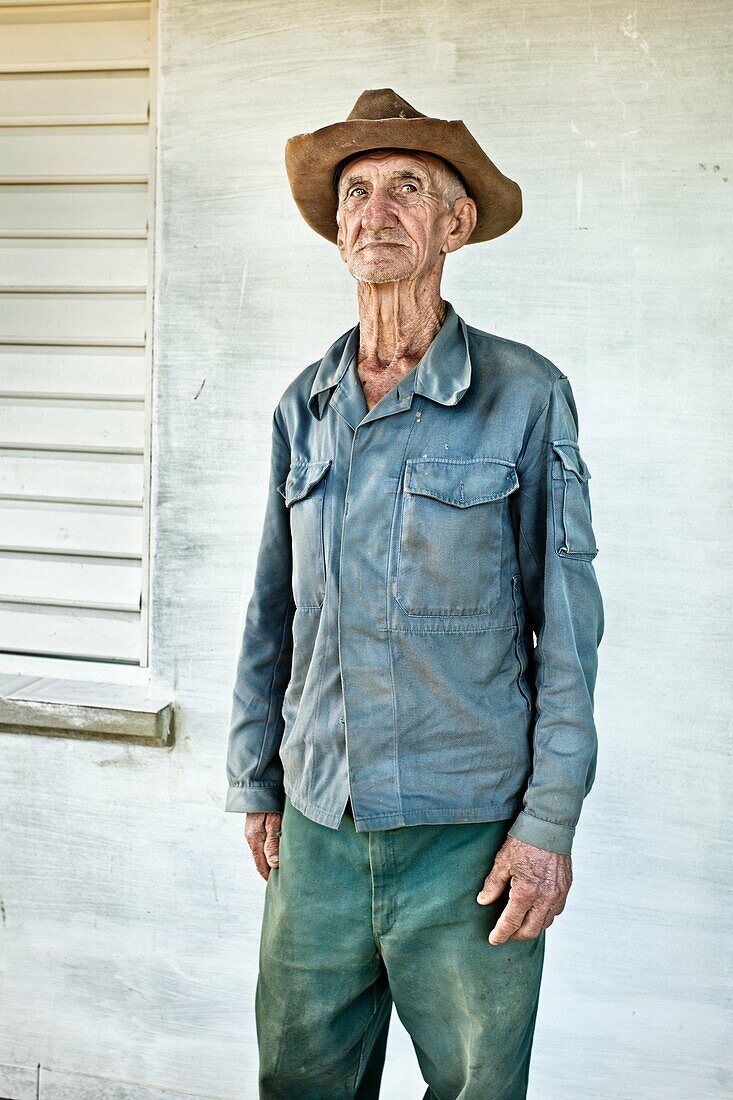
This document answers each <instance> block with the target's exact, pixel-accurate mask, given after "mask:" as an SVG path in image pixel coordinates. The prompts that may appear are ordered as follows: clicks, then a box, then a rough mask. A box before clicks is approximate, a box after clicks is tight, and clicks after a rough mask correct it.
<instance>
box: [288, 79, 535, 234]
mask: <svg viewBox="0 0 733 1100" xmlns="http://www.w3.org/2000/svg"><path fill="white" fill-rule="evenodd" d="M371 149H405V150H409V149H414V150H416V151H419V152H422V153H432V154H433V155H434V156H437V157H442V159H443V160H445V161H448V163H449V164H450V165H451V166H452V167H453V168H455V170H456V171H457V172H458V173H459V175H460V176H461V177H462V178H463V182H464V184H465V186H466V191H467V192H468V194H469V195H470V197H471V198H472V199H473V200H474V202H475V203H476V207H477V210H478V219H477V221H476V228H475V229H474V231H473V233H472V234H471V236H470V238H469V240H468V242H467V243H468V244H476V243H477V242H478V241H490V240H491V239H492V238H493V237H499V236H501V234H502V233H506V232H507V230H509V229H511V228H512V226H513V225H515V224H516V223H517V222H518V221H519V219H520V217H521V216H522V192H521V189H520V187H519V184H518V183H515V182H514V180H511V179H509V178H508V177H507V176H505V175H503V173H501V172H500V171H499V169H498V168H497V167H496V165H495V164H494V163H493V161H491V160H489V158H488V157H487V156H486V153H485V152H484V151H483V149H482V148H481V146H480V145H479V144H478V142H477V141H476V140H475V138H473V137H472V136H471V134H470V133H469V131H468V129H467V128H466V126H465V125H464V124H463V122H461V121H459V120H458V121H453V122H449V121H447V120H446V119H443V118H429V117H428V116H427V115H424V114H422V112H420V111H418V110H416V109H415V108H414V107H412V106H411V105H410V104H409V103H407V101H406V100H404V99H403V98H402V96H399V95H397V93H396V92H395V91H393V90H392V89H391V88H375V89H371V90H369V91H366V92H362V93H361V95H360V96H359V98H358V99H357V101H356V103H355V104H354V106H353V107H352V109H351V112H350V114H349V116H348V118H347V119H346V121H345V122H335V123H333V125H331V126H322V127H321V129H320V130H316V131H315V132H314V133H312V134H296V135H295V137H291V138H289V139H288V141H287V143H286V145H285V167H286V170H287V173H288V180H289V181H290V190H291V191H292V192H293V198H294V199H295V202H296V205H297V207H298V209H299V210H300V212H301V214H302V215H303V217H304V218H305V220H306V221H307V222H308V225H309V226H310V227H311V229H315V231H316V233H320V234H321V236H322V237H326V238H327V239H328V240H329V241H333V242H334V244H335V243H336V237H337V233H338V226H337V225H336V209H337V206H338V195H337V191H336V177H337V173H338V170H339V167H340V166H341V165H342V163H343V162H345V161H346V160H350V159H351V158H352V157H354V156H355V155H358V154H359V153H366V152H368V151H369V150H371Z"/></svg>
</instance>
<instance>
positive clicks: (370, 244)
mask: <svg viewBox="0 0 733 1100" xmlns="http://www.w3.org/2000/svg"><path fill="white" fill-rule="evenodd" d="M385 244H391V245H398V246H400V247H402V241H367V242H366V244H362V245H360V246H359V249H358V251H361V249H362V248H375V247H379V245H385Z"/></svg>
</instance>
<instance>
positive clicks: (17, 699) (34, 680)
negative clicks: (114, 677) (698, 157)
mask: <svg viewBox="0 0 733 1100" xmlns="http://www.w3.org/2000/svg"><path fill="white" fill-rule="evenodd" d="M172 720H173V699H172V698H171V696H170V695H168V694H163V693H160V692H154V691H152V690H150V689H149V688H147V687H145V686H135V685H133V684H111V683H97V682H93V681H90V680H58V679H51V678H50V677H47V676H21V675H13V674H2V675H0V733H36V734H41V735H42V736H45V737H82V738H86V739H89V738H92V739H95V740H101V741H126V742H131V743H134V744H145V745H171V744H172V743H173V736H174V734H173V721H172Z"/></svg>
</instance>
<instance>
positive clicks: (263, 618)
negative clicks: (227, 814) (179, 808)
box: [225, 409, 295, 813]
mask: <svg viewBox="0 0 733 1100" xmlns="http://www.w3.org/2000/svg"><path fill="white" fill-rule="evenodd" d="M289 467H290V447H289V446H288V443H287V441H286V439H285V435H284V432H283V430H282V427H281V425H280V422H279V410H278V409H275V412H274V414H273V418H272V449H271V460H270V480H269V488H268V495H267V504H266V508H265V519H264V524H263V528H262V534H261V538H260V544H259V551H258V555H257V563H256V568H255V577H254V588H253V591H252V595H251V597H250V600H249V603H248V605H247V611H246V616H245V622H244V631H243V635H242V642H241V648H240V652H239V658H238V663H237V671H236V679H235V684H234V691H233V699H232V712H231V722H230V728H229V744H228V751H227V762H226V774H227V781H228V784H229V789H228V792H227V797H226V805H225V809H226V810H230V811H234V812H239V813H243V812H252V813H256V812H264V811H277V812H282V809H283V806H284V801H285V795H284V789H283V783H282V778H283V770H282V763H281V761H280V758H279V755H278V750H279V747H280V742H281V741H282V735H283V718H282V704H283V698H284V695H285V690H286V688H287V686H288V682H289V680H290V672H291V665H292V655H293V642H292V624H293V614H294V611H295V603H294V600H293V593H292V559H291V543H290V519H289V516H288V513H287V509H286V507H285V502H284V499H283V496H282V494H281V493H280V492H278V486H282V484H283V483H284V481H285V480H286V478H287V475H288V470H289Z"/></svg>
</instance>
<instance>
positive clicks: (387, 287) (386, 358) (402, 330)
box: [357, 281, 446, 374]
mask: <svg viewBox="0 0 733 1100" xmlns="http://www.w3.org/2000/svg"><path fill="white" fill-rule="evenodd" d="M357 296H358V303H359V363H360V364H361V365H363V366H364V367H365V368H366V369H368V370H371V371H379V370H385V371H389V373H390V374H392V373H394V372H395V368H397V371H398V373H401V374H406V373H407V372H408V371H409V370H411V369H412V367H414V365H415V363H417V362H419V360H420V359H422V357H423V355H424V354H425V352H426V351H427V350H428V348H429V347H430V345H431V343H432V342H433V340H434V339H435V336H436V335H437V333H438V332H439V331H440V328H441V325H442V324H443V321H444V320H445V313H446V304H445V302H444V301H443V299H442V298H441V296H440V283H436V284H435V285H433V286H425V285H423V286H422V287H416V286H415V285H414V284H409V283H407V282H406V281H405V282H398V283H364V282H359V283H358V289H357Z"/></svg>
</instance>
